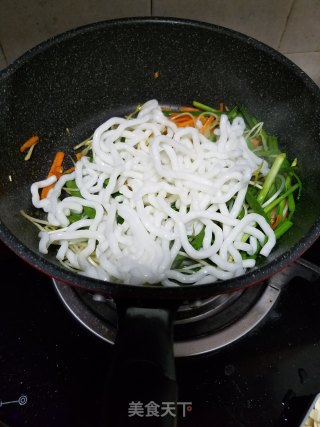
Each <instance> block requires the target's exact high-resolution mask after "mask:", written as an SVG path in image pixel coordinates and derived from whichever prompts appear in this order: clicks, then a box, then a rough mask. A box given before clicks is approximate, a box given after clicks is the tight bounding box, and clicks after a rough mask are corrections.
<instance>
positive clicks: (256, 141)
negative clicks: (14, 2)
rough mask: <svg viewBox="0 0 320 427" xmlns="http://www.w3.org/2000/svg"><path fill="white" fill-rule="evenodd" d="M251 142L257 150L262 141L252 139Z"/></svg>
mask: <svg viewBox="0 0 320 427" xmlns="http://www.w3.org/2000/svg"><path fill="white" fill-rule="evenodd" d="M250 142H251V144H252V145H253V146H254V147H255V148H257V147H258V146H259V145H260V140H259V139H258V138H251V139H250Z"/></svg>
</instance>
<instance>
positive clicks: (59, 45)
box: [0, 18, 320, 426]
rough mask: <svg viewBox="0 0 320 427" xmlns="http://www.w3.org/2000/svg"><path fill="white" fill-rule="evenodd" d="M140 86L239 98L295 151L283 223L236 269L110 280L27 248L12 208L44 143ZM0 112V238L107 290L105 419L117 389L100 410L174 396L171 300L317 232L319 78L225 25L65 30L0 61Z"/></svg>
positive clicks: (178, 94) (68, 137)
mask: <svg viewBox="0 0 320 427" xmlns="http://www.w3.org/2000/svg"><path fill="white" fill-rule="evenodd" d="M152 98H156V99H158V100H159V102H160V103H161V104H165V105H185V104H190V102H191V101H192V100H193V99H196V100H200V101H201V102H203V103H205V104H206V103H207V104H215V105H217V104H218V103H219V102H220V101H223V102H224V103H225V104H226V105H229V106H232V105H233V104H234V103H239V104H243V105H245V106H246V107H247V108H248V109H249V111H250V112H252V113H253V114H254V115H256V116H257V117H259V118H260V119H261V120H263V121H264V122H265V127H266V129H267V130H268V131H269V132H271V133H273V134H276V135H278V136H279V138H280V141H281V148H282V150H283V151H285V152H287V154H288V156H289V158H291V159H293V158H294V157H298V159H299V165H300V175H301V177H302V181H303V183H304V188H303V194H302V197H301V200H300V201H299V203H298V204H297V210H296V213H295V216H294V223H295V225H294V227H293V228H292V229H291V230H290V231H289V232H288V233H287V234H286V235H285V236H284V237H283V238H282V239H281V241H280V242H279V243H278V245H277V247H276V248H275V249H274V251H273V252H272V254H271V255H270V256H269V257H268V259H267V260H265V261H263V262H261V263H260V264H259V265H258V266H257V267H256V268H255V269H253V270H252V271H250V272H248V273H247V274H245V275H243V276H241V277H238V278H236V279H232V280H227V281H224V282H218V283H213V284H208V285H200V286H182V287H175V288H161V287H159V286H148V287H139V286H133V285H116V284H112V283H106V282H102V281H98V280H94V279H90V278H87V277H84V276H79V275H76V274H73V273H72V272H69V271H67V270H64V269H63V268H62V267H61V265H60V264H59V263H58V262H57V261H56V259H55V257H54V254H50V255H49V256H43V255H41V254H40V253H39V252H38V237H37V231H36V229H35V228H34V226H33V225H32V224H30V223H28V222H27V221H26V220H25V219H24V218H23V217H22V216H21V215H20V214H19V211H20V210H21V209H24V210H25V211H27V212H28V213H32V212H33V208H32V204H31V196H30V190H29V189H30V184H31V183H32V182H34V181H37V180H40V179H43V177H45V176H46V174H47V172H48V167H49V165H50V162H51V159H52V155H53V153H54V152H55V151H57V150H64V151H66V152H71V147H73V146H74V145H75V143H77V142H79V141H81V140H83V139H84V138H85V137H87V136H89V135H90V134H91V133H92V131H93V130H94V129H95V128H96V127H97V126H98V125H99V124H100V123H101V122H102V121H104V120H106V119H107V118H108V117H110V116H114V115H123V114H126V113H128V112H131V111H133V110H134V108H135V106H136V105H137V104H140V103H143V102H145V101H147V100H149V99H152ZM0 117H1V118H0V141H1V180H0V237H1V239H2V240H3V241H4V242H5V243H6V244H7V245H8V246H9V247H10V248H11V249H12V250H13V251H14V252H15V253H16V254H17V255H19V256H20V257H22V258H23V259H24V260H26V261H27V262H28V263H30V264H32V265H33V266H34V267H35V268H37V269H39V270H40V271H42V272H44V273H46V274H48V275H50V276H52V277H55V278H57V279H59V280H61V281H63V282H66V283H68V284H70V285H73V286H78V287H81V288H85V289H90V290H93V291H95V290H96V291H99V292H104V293H107V294H109V295H111V296H112V297H114V298H115V300H116V302H117V305H118V311H119V326H120V329H119V330H120V332H119V334H118V339H117V350H116V362H115V367H114V374H115V375H114V376H113V379H112V380H110V381H111V382H110V384H112V387H114V388H113V389H112V393H109V394H108V399H109V408H110V406H111V409H109V410H108V412H107V419H111V418H112V417H113V420H115V419H118V421H113V424H108V425H118V422H119V423H120V421H119V419H120V418H121V417H122V418H123V419H122V421H121V423H122V424H121V425H124V424H123V422H124V421H123V420H125V421H126V422H127V421H130V422H133V418H134V417H132V418H130V419H129V417H128V416H127V412H128V401H126V400H125V399H124V403H123V402H122V403H123V406H122V412H121V411H118V410H117V411H116V410H112V409H114V408H115V406H116V405H115V403H116V402H117V400H118V399H119V398H120V396H122V397H125V398H126V399H128V400H129V401H134V400H136V401H137V400H143V399H144V401H145V402H149V401H151V400H153V401H155V402H161V401H164V400H167V401H170V400H174V399H175V397H176V396H175V393H176V389H175V383H174V364H173V358H172V347H170V345H171V344H170V342H171V324H172V317H173V314H174V310H175V308H176V307H177V306H178V305H179V303H180V302H181V301H183V300H185V299H194V298H202V297H205V296H208V295H212V294H215V293H221V292H229V291H233V290H235V289H238V288H241V287H245V286H250V285H252V284H254V283H258V282H261V281H262V280H264V279H266V278H267V277H269V276H271V275H272V274H274V273H275V272H277V271H279V270H280V269H282V268H284V267H285V266H286V265H287V264H289V263H291V262H293V261H294V260H295V259H296V258H298V257H299V256H300V255H301V254H302V253H303V252H304V251H305V250H306V249H307V248H308V247H309V246H311V245H312V243H313V242H314V241H315V240H316V238H317V237H318V236H319V234H320V197H319V194H320V121H319V117H320V90H319V88H318V87H317V86H316V85H315V83H314V82H312V80H311V79H310V78H308V77H307V76H306V74H304V73H303V72H302V71H301V70H300V69H299V68H298V67H297V66H295V65H294V64H293V63H291V62H290V61H289V60H288V59H286V58H285V57H284V56H282V55H281V54H279V53H278V52H276V51H274V50H273V49H271V48H269V47H267V46H265V45H264V44H262V43H259V42H257V41H256V40H254V39H252V38H250V37H247V36H244V35H242V34H239V33H236V32H234V31H231V30H227V29H225V28H222V27H217V26H214V25H210V24H204V23H198V22H192V21H184V20H178V19H162V18H160V19H159V18H141V19H140V18H138V19H126V20H118V21H109V22H101V23H98V24H93V25H89V26H86V27H83V28H79V29H76V30H73V31H70V32H67V33H65V34H62V35H60V36H58V37H55V38H53V39H50V40H49V41H47V42H45V43H43V44H41V45H39V46H37V47H35V48H34V49H32V50H31V51H29V52H27V53H26V54H25V55H24V56H22V57H21V58H19V59H18V60H17V61H16V62H15V63H14V64H12V65H11V66H9V67H8V68H7V69H6V70H4V71H3V72H2V73H1V75H0ZM66 128H68V129H69V130H70V133H69V132H67V131H66ZM32 134H37V135H40V137H41V143H40V144H39V145H38V146H37V147H36V150H35V152H34V154H33V157H32V159H31V160H30V161H29V162H26V161H24V160H23V156H22V155H21V154H20V153H19V146H20V145H21V143H22V142H23V141H25V140H26V139H27V138H28V137H30V135H32ZM9 178H10V179H9ZM129 351H130V357H129V356H128V352H129ZM121 363H122V365H121ZM119 366H122V367H121V368H120V367H119ZM142 376H143V378H144V380H143V381H144V382H142V383H141V381H142V380H141V378H142ZM139 381H140V385H141V384H142V387H138V389H139V390H138V391H137V390H135V391H134V390H133V388H132V387H131V385H132V383H137V382H139ZM124 384H127V386H126V387H124ZM125 391H127V393H125ZM110 402H111V405H110ZM108 417H109V418H108ZM119 417H120V418H119ZM152 421H154V420H152ZM143 422H146V423H147V424H148V425H150V419H149V420H143V419H139V425H140V426H141V425H143ZM155 422H159V423H160V422H161V423H169V424H170V423H173V422H174V420H173V419H172V417H171V418H170V417H163V418H162V419H161V420H155ZM169 424H168V425H169Z"/></svg>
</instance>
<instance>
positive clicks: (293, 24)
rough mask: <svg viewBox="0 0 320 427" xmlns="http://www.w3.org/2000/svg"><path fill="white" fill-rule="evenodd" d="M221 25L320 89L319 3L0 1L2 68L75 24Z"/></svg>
mask: <svg viewBox="0 0 320 427" xmlns="http://www.w3.org/2000/svg"><path fill="white" fill-rule="evenodd" d="M151 15H153V16H173V17H181V18H189V19H196V20H200V21H206V22H212V23H215V24H219V25H223V26H225V27H229V28H232V29H234V30H237V31H240V32H243V33H245V34H248V35H250V36H252V37H254V38H256V39H258V40H261V41H263V42H264V43H266V44H268V45H270V46H272V47H274V48H275V49H278V50H280V51H281V52H282V53H284V54H285V55H286V56H288V58H289V59H291V60H292V61H294V62H296V63H297V64H298V66H300V67H301V68H302V69H303V70H304V71H306V72H307V73H308V74H309V75H310V76H311V78H313V80H315V81H316V82H317V83H318V84H319V85H320V0H228V1H226V0H197V1H194V0H135V1H132V0H113V1H112V2H111V1H110V0H90V1H89V0H55V1H51V0H0V69H1V68H4V67H5V66H6V65H7V64H9V63H11V62H12V61H14V60H15V59H16V58H17V57H18V56H20V55H21V54H22V53H23V52H25V51H26V50H28V49H29V48H31V47H33V46H35V45H36V44H38V43H40V42H41V41H43V40H46V39H47V38H49V37H51V36H53V35H55V34H58V33H61V32H63V31H65V30H68V29H70V28H74V27H77V26H79V25H84V24H88V23H90V22H94V21H101V20H105V19H112V18H120V17H127V16H151Z"/></svg>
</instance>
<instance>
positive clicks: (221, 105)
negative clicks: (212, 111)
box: [219, 102, 224, 113]
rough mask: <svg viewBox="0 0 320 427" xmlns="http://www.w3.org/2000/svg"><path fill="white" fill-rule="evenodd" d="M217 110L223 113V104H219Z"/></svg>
mask: <svg viewBox="0 0 320 427" xmlns="http://www.w3.org/2000/svg"><path fill="white" fill-rule="evenodd" d="M219 110H220V111H221V113H223V110H224V105H223V102H220V104H219Z"/></svg>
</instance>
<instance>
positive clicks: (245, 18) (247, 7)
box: [153, 0, 293, 48]
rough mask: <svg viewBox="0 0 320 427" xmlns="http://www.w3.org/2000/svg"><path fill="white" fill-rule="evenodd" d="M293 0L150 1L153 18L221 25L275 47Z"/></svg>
mask: <svg viewBox="0 0 320 427" xmlns="http://www.w3.org/2000/svg"><path fill="white" fill-rule="evenodd" d="M292 1H293V0H232V1H231V0H197V1H195V0H175V1H172V0H153V15H158V16H173V17H179V18H189V19H195V20H199V21H205V22H210V23H213V24H218V25H222V26H224V27H228V28H231V29H233V30H237V31H240V32H242V33H245V34H248V35H250V36H251V37H254V38H256V39H258V40H260V41H263V42H264V43H266V44H268V45H269V46H272V47H275V48H277V47H278V44H279V42H280V39H281V35H282V33H283V30H284V27H285V23H286V20H287V17H288V14H289V11H290V8H291V5H292Z"/></svg>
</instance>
